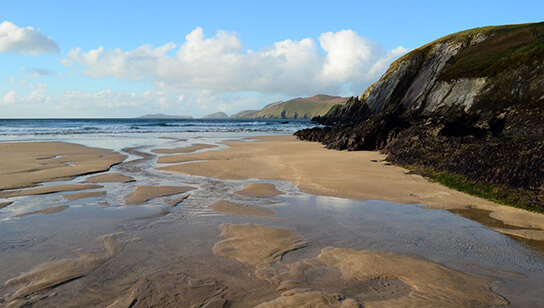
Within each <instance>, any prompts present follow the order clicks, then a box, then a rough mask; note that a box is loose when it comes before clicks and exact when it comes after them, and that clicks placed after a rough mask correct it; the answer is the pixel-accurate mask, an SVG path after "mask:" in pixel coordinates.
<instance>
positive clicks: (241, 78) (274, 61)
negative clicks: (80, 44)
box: [62, 28, 406, 96]
mask: <svg viewBox="0 0 544 308" xmlns="http://www.w3.org/2000/svg"><path fill="white" fill-rule="evenodd" d="M320 47H321V48H322V50H323V51H324V53H323V52H322V51H321V50H320ZM175 48H176V45H175V44H174V43H167V44H165V45H163V46H160V47H157V48H153V47H151V46H149V45H142V46H140V47H138V48H136V49H133V50H129V51H123V50H121V49H113V50H105V49H104V48H103V47H102V46H101V47H99V48H97V49H93V50H89V51H82V50H81V49H79V48H76V49H72V50H70V52H69V53H68V58H67V59H64V60H62V63H65V64H66V65H70V64H71V63H79V64H81V65H82V66H83V69H84V70H83V71H84V74H86V75H87V76H90V77H92V78H104V77H115V78H118V79H122V80H149V81H152V82H154V84H155V86H156V87H158V88H171V89H176V90H182V91H194V90H199V91H201V93H204V92H202V91H208V92H209V93H215V94H220V93H236V92H240V91H254V92H259V93H267V94H282V95H291V96H299V95H312V94H317V93H329V94H346V93H345V92H346V89H347V90H348V91H351V93H353V94H357V93H359V92H362V91H364V90H365V88H366V86H368V85H370V84H371V83H372V82H373V81H375V80H376V79H377V78H379V77H380V75H381V74H382V73H383V72H384V71H385V69H386V68H387V65H388V64H389V63H390V62H391V61H393V60H394V59H395V58H396V57H398V56H400V55H401V54H402V53H404V52H405V51H406V50H405V49H404V48H402V47H397V48H395V49H393V50H390V51H384V50H382V48H380V46H379V45H378V44H377V43H375V42H373V41H371V40H369V39H366V38H363V37H360V36H359V35H358V34H357V33H356V32H355V31H352V30H342V31H339V32H327V33H324V34H322V35H321V36H320V37H319V44H318V43H317V42H316V41H315V40H313V39H311V38H305V39H302V40H300V41H295V40H284V41H281V42H276V43H274V44H273V46H270V47H268V48H263V49H260V50H257V51H244V50H243V49H242V42H241V40H240V38H239V37H238V35H236V34H235V33H232V32H227V31H221V30H220V31H217V33H216V34H215V36H213V37H211V38H206V37H205V36H204V33H203V30H202V28H196V29H194V30H193V31H191V32H190V33H189V34H187V36H186V37H185V42H184V43H183V44H182V45H181V46H180V47H179V48H178V49H177V50H176V52H175V55H173V54H172V55H171V54H170V53H169V52H170V51H172V50H174V49H175Z"/></svg>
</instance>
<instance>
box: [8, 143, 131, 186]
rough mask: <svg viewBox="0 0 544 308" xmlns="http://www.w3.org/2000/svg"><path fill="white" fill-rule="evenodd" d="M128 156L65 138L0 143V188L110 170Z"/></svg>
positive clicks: (32, 184) (31, 184)
mask: <svg viewBox="0 0 544 308" xmlns="http://www.w3.org/2000/svg"><path fill="white" fill-rule="evenodd" d="M125 158H126V155H122V154H119V153H117V152H115V151H111V150H107V149H99V148H90V147H86V146H82V145H79V144H73V143H65V142H28V143H0V189H14V188H23V187H29V186H34V185H36V184H37V183H40V182H49V181H56V180H66V179H71V178H74V177H76V176H79V175H84V174H90V173H96V172H101V171H106V170H108V169H109V168H110V167H111V166H112V165H115V164H118V163H120V162H122V161H123V160H125Z"/></svg>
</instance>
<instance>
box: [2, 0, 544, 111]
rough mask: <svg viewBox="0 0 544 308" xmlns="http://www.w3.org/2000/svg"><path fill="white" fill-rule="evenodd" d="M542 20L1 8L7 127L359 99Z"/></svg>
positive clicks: (292, 7)
mask: <svg viewBox="0 0 544 308" xmlns="http://www.w3.org/2000/svg"><path fill="white" fill-rule="evenodd" d="M543 11H544V2H542V1H456V2H455V3H454V5H453V4H452V2H439V1H334V2H333V1H267V2H264V1H190V2H185V1H93V2H81V1H20V0H19V1H6V0H2V1H0V23H1V24H2V25H1V26H0V65H1V67H2V70H1V71H0V118H11V117H19V118H21V117H22V118H24V117H133V116H138V115H141V114H145V113H156V112H162V113H167V114H184V115H193V116H202V115H205V114H208V113H212V112H216V111H224V112H227V113H228V114H232V113H235V112H237V111H239V110H241V109H259V108H261V107H263V106H264V105H266V104H268V103H270V102H273V101H276V100H280V99H281V100H286V99H290V98H293V97H298V96H307V95H313V94H318V93H326V94H331V95H344V96H349V95H358V94H360V93H362V92H363V91H364V90H365V88H366V87H367V86H368V85H370V84H371V83H372V82H374V81H375V80H377V79H378V78H379V77H380V75H381V74H382V73H383V72H384V71H385V70H386V69H387V66H388V65H389V64H390V63H391V62H392V61H394V60H395V59H396V58H398V57H399V56H402V55H403V54H404V53H406V52H408V51H409V50H411V49H413V48H417V47H418V46H421V45H423V44H425V43H428V42H430V41H432V40H434V39H437V38H439V37H441V36H444V35H447V34H450V33H453V32H457V31H461V30H465V29H470V28H474V27H480V26H487V25H501V24H514V23H526V22H538V21H541V18H542V12H543ZM28 27H32V28H28Z"/></svg>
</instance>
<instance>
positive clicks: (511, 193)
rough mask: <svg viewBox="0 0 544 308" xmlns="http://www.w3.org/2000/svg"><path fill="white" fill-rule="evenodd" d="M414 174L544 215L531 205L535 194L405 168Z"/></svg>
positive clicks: (445, 174) (426, 169)
mask: <svg viewBox="0 0 544 308" xmlns="http://www.w3.org/2000/svg"><path fill="white" fill-rule="evenodd" d="M403 167H404V168H407V169H409V170H411V172H413V173H417V174H420V175H422V176H424V177H426V178H428V179H430V180H431V181H433V182H436V183H439V184H441V185H444V186H446V187H448V188H451V189H454V190H457V191H460V192H464V193H467V194H469V195H473V196H476V197H480V198H482V199H485V200H489V201H492V202H495V203H498V204H502V205H508V206H512V207H517V208H521V209H524V210H528V211H532V212H537V213H544V209H543V208H540V207H535V206H532V205H531V200H534V198H535V192H532V191H526V190H517V189H512V188H509V187H506V186H504V185H497V184H491V183H483V182H477V181H471V180H468V179H467V178H466V177H464V176H462V175H460V174H455V173H449V172H437V171H434V170H433V169H431V168H424V169H422V168H420V167H415V166H403Z"/></svg>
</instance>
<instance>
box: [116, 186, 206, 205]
mask: <svg viewBox="0 0 544 308" xmlns="http://www.w3.org/2000/svg"><path fill="white" fill-rule="evenodd" d="M193 189H195V187H191V186H137V187H136V190H134V192H132V193H130V194H128V195H127V196H126V197H125V203H126V204H128V205H135V204H141V203H145V202H146V201H148V200H151V199H153V198H157V197H166V196H171V195H177V194H181V193H184V192H187V191H189V190H193Z"/></svg>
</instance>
